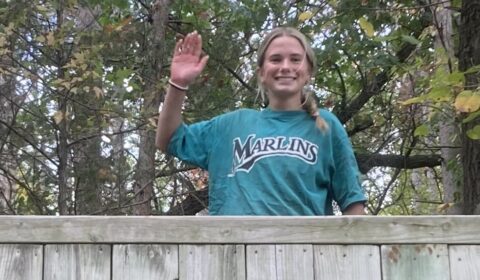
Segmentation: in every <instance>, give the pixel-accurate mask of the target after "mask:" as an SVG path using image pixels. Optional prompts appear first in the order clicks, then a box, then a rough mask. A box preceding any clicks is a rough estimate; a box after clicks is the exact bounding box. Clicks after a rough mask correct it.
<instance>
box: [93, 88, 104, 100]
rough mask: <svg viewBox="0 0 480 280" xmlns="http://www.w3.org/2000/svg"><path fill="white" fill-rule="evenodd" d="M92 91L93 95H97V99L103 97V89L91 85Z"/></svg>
mask: <svg viewBox="0 0 480 280" xmlns="http://www.w3.org/2000/svg"><path fill="white" fill-rule="evenodd" d="M93 91H94V92H95V97H97V99H100V98H102V97H103V91H102V89H101V88H99V87H93Z"/></svg>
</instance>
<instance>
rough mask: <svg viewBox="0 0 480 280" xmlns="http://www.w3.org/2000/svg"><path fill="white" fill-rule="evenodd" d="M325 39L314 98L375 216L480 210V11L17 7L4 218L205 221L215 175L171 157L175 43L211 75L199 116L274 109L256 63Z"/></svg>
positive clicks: (4, 38) (224, 3)
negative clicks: (197, 50) (167, 129)
mask: <svg viewBox="0 0 480 280" xmlns="http://www.w3.org/2000/svg"><path fill="white" fill-rule="evenodd" d="M278 25H289V26H294V27H297V28H299V29H300V30H301V31H302V32H303V33H304V34H306V35H307V36H308V37H309V38H310V39H311V40H312V42H313V46H314V48H315V51H316V55H317V61H318V69H319V70H318V71H317V73H316V74H315V79H314V81H313V82H312V85H311V90H313V91H314V92H315V93H316V96H317V97H318V102H319V105H320V107H324V108H326V109H328V110H332V111H333V112H334V113H335V114H336V115H337V116H338V118H339V119H340V120H341V122H342V123H344V124H345V126H346V129H347V131H348V134H349V136H350V137H351V141H352V143H353V147H354V150H355V153H356V157H357V161H358V164H359V166H360V169H361V172H362V174H363V175H362V180H363V186H364V188H365V190H366V193H367V196H368V198H369V201H368V212H369V213H370V214H373V215H396V214H402V215H413V214H478V213H479V212H480V208H479V207H478V205H479V203H480V110H479V108H480V92H479V89H478V83H479V79H480V78H479V77H480V74H479V70H480V66H479V65H480V0H468V1H467V0H464V1H441V0H424V1H421V0H416V1H413V0H405V1H388V0H329V1H327V0H325V1H323V0H317V1H313V0H305V1H302V0H286V1H285V0H284V1H280V0H269V1H254V0H245V1H228V0H191V1H186V0H185V1H183V0H182V1H169V0H158V1H150V0H43V1H42V0H28V1H27V0H2V1H1V2H0V214H8V215H12V214H36V215H56V214H61V215H173V214H175V215H193V214H196V213H197V212H199V211H201V210H202V209H204V208H205V207H206V205H207V204H208V201H207V200H208V195H207V192H208V180H207V174H206V172H205V171H202V170H199V169H196V168H194V167H192V166H188V165H186V164H184V163H182V162H179V161H177V160H176V159H174V158H172V157H169V156H167V155H165V154H162V153H160V152H159V151H157V150H156V148H155V146H154V136H155V128H156V127H155V126H156V117H157V114H158V108H159V106H160V105H161V102H162V100H163V97H164V93H165V86H166V84H167V80H168V75H169V63H170V57H171V53H172V48H173V47H174V44H175V40H176V39H178V38H179V37H181V36H182V35H185V34H187V33H189V32H191V31H193V30H198V32H199V33H200V34H201V35H202V38H203V41H204V52H205V53H206V54H208V55H209V56H210V60H209V63H208V65H207V69H206V70H205V71H204V73H203V74H202V75H201V77H200V78H199V79H198V80H197V81H196V83H195V85H193V86H192V88H191V90H190V91H189V93H188V99H187V102H186V104H185V113H184V117H185V121H186V122H187V123H192V122H196V121H200V120H205V119H209V118H211V117H213V116H216V115H218V114H221V113H224V112H228V111H231V110H235V109H237V108H244V107H248V108H259V105H260V104H259V99H258V98H256V96H257V90H256V78H255V61H256V57H255V53H256V49H257V47H258V45H259V42H260V41H261V39H262V37H263V36H264V34H265V33H267V32H268V31H269V30H271V28H273V27H275V26H278Z"/></svg>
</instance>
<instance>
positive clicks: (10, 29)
mask: <svg viewBox="0 0 480 280" xmlns="http://www.w3.org/2000/svg"><path fill="white" fill-rule="evenodd" d="M14 28H15V25H14V24H13V22H10V23H9V24H8V26H7V27H6V28H5V34H7V36H10V35H12V34H13V29H14Z"/></svg>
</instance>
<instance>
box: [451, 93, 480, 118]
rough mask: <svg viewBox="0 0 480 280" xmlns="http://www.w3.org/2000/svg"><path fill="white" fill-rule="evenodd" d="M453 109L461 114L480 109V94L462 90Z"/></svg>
mask: <svg viewBox="0 0 480 280" xmlns="http://www.w3.org/2000/svg"><path fill="white" fill-rule="evenodd" d="M455 108H456V109H457V111H458V112H461V113H470V112H475V111H477V110H478V109H479V108H480V92H475V91H471V90H464V91H462V92H460V93H459V94H458V96H457V98H456V99H455Z"/></svg>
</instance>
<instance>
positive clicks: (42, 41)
mask: <svg viewBox="0 0 480 280" xmlns="http://www.w3.org/2000/svg"><path fill="white" fill-rule="evenodd" d="M35 40H36V41H38V42H40V43H45V36H43V35H38V36H37V37H36V38H35Z"/></svg>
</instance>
